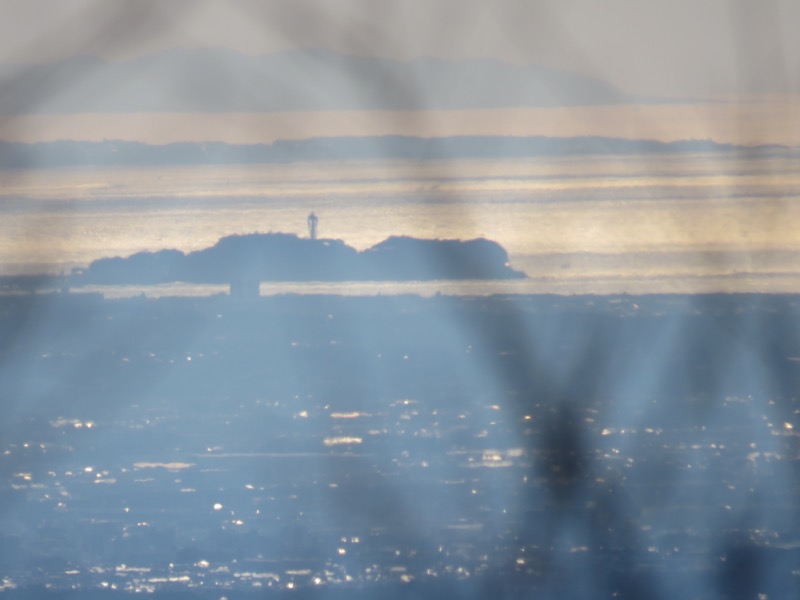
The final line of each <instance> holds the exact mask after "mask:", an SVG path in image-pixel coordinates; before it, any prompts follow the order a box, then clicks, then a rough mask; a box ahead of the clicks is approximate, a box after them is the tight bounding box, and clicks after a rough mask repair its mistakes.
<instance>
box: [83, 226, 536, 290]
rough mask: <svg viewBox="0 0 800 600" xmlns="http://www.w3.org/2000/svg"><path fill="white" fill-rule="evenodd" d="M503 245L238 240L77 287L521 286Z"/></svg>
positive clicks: (105, 267) (100, 271)
mask: <svg viewBox="0 0 800 600" xmlns="http://www.w3.org/2000/svg"><path fill="white" fill-rule="evenodd" d="M524 277H525V274H524V273H521V272H519V271H516V270H514V269H512V268H511V267H510V266H509V264H508V253H507V252H506V251H505V249H503V247H502V246H500V244H498V243H497V242H493V241H490V240H486V239H483V238H480V239H474V240H466V241H463V240H438V239H437V240H424V239H417V238H412V237H405V236H393V237H390V238H388V239H386V240H384V241H382V242H380V243H379V244H376V245H375V246H372V247H371V248H368V249H366V250H363V251H358V250H356V249H355V248H352V247H351V246H348V245H347V244H345V243H344V242H343V241H342V240H332V239H308V238H300V237H298V236H297V235H294V234H287V233H266V234H262V233H253V234H247V235H231V236H227V237H224V238H222V239H220V240H219V241H218V242H217V243H216V244H215V245H214V246H212V247H210V248H205V249H203V250H198V251H195V252H190V253H188V254H185V253H183V252H181V251H180V250H160V251H158V252H139V253H137V254H134V255H132V256H129V257H127V258H120V257H114V258H102V259H99V260H96V261H94V262H92V263H91V264H90V265H89V267H88V268H87V269H76V270H75V271H73V273H72V276H71V277H70V280H71V281H70V283H71V284H72V285H83V284H140V285H141V284H144V285H151V284H159V283H171V282H177V281H181V282H190V283H230V284H231V285H232V286H236V285H239V284H240V283H241V284H244V285H251V284H252V283H253V282H256V283H257V282H260V281H430V280H436V279H521V278H524Z"/></svg>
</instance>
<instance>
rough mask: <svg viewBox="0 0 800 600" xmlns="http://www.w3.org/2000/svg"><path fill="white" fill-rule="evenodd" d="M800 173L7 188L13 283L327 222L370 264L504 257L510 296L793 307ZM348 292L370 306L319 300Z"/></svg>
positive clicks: (330, 232) (558, 172)
mask: <svg viewBox="0 0 800 600" xmlns="http://www.w3.org/2000/svg"><path fill="white" fill-rule="evenodd" d="M796 164H797V157H796V156H795V155H792V154H783V155H774V154H773V155H761V156H759V155H753V156H744V155H741V154H702V155H678V156H653V157H638V156H628V157H618V156H617V157H606V156H603V157H568V158H547V159H544V158H536V159H519V160H502V161H497V160H461V161H453V162H444V161H429V162H423V161H419V162H416V161H395V162H388V163H387V162H379V161H353V162H309V163H292V164H266V165H248V166H201V167H174V168H166V167H159V168H127V169H121V168H98V169H48V170H32V171H3V172H2V173H0V181H2V192H0V194H1V195H0V210H1V211H2V214H3V219H2V221H0V272H2V274H16V273H31V272H52V273H58V272H62V271H63V272H68V271H69V270H70V269H71V268H73V267H79V266H86V265H88V263H89V262H91V261H92V260H95V259H97V258H101V257H104V256H128V255H130V254H132V253H135V252H138V251H142V250H150V251H153V250H159V249H163V248H177V249H180V250H183V251H191V250H196V249H200V248H204V247H208V246H211V245H213V244H214V243H215V242H216V241H217V240H218V239H219V238H220V237H223V236H225V235H230V234H235V233H252V232H270V231H273V232H276V231H283V232H295V233H298V234H300V235H306V231H305V225H306V224H305V219H306V216H307V215H308V213H309V212H310V211H311V210H314V211H316V213H317V214H318V215H319V216H320V236H321V237H325V238H340V239H343V240H345V241H346V242H347V243H348V244H350V245H352V246H355V247H356V248H359V249H363V248H366V247H369V246H371V245H372V244H375V243H377V242H379V241H381V240H383V239H385V238H386V237H388V236H391V235H411V236H417V237H425V238H461V239H469V238H474V237H486V238H489V239H493V240H496V241H498V242H499V243H500V244H502V245H503V246H504V247H505V248H506V249H507V250H508V252H509V254H510V256H511V262H512V264H513V266H515V267H516V268H518V269H522V270H524V271H525V272H526V273H527V274H528V275H529V276H530V280H528V281H524V282H515V283H511V284H503V285H501V286H498V288H497V289H499V290H501V291H512V292H539V291H554V292H557V293H587V292H588V293H591V292H595V293H614V292H633V293H642V292H713V291H775V292H796V291H800V266H799V265H800V263H798V261H797V260H796V256H797V254H796V253H797V252H798V250H800V235H798V233H797V232H798V231H800V204H799V203H798V199H800V173H798V172H797V170H796V168H795V167H796ZM283 287H285V286H282V285H277V286H275V285H270V286H267V288H262V293H264V292H266V291H268V290H269V289H283ZM306 287H308V286H306ZM372 287H375V288H376V289H379V290H387V286H386V284H381V285H377V284H376V285H374V286H372ZM406 287H407V286H406ZM428 287H429V288H430V286H428ZM450 287H452V286H450ZM468 287H469V286H468ZM334 288H336V289H338V291H340V292H342V293H356V292H354V290H355V289H363V290H365V291H366V292H369V291H370V289H371V288H370V286H369V285H364V284H362V285H361V287H355V288H353V286H349V287H347V286H342V285H339V286H333V287H331V286H323V287H322V288H320V287H319V286H317V287H316V288H315V289H316V290H321V291H331V290H332V289H334ZM350 288H353V289H350ZM446 288H447V286H444V287H443V288H442V287H441V286H440V287H437V288H436V289H435V291H447V289H446ZM484 288H486V286H485V285H479V284H475V285H472V287H470V288H469V290H468V291H470V292H471V293H486V291H485V290H484ZM458 289H459V290H460V291H465V290H464V287H463V286H460V287H459V288H458ZM490 289H494V288H490ZM395 291H404V288H403V286H400V287H399V288H398V289H397V290H395ZM421 291H423V292H424V290H421ZM183 293H198V290H197V289H195V290H194V291H192V290H190V289H186V288H184V290H183Z"/></svg>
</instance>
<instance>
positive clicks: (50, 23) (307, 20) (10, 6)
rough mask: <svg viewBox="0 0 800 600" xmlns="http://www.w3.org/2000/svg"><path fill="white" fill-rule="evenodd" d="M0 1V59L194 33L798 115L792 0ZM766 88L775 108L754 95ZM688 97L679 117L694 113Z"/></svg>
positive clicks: (9, 127)
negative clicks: (469, 61) (550, 73)
mask: <svg viewBox="0 0 800 600" xmlns="http://www.w3.org/2000/svg"><path fill="white" fill-rule="evenodd" d="M3 13H4V18H3V19H2V20H0V61H2V62H6V63H9V62H10V63H20V62H47V61H52V60H57V59H63V58H66V57H69V56H74V55H77V54H91V55H97V56H102V57H106V58H112V59H127V58H132V57H136V56H141V55H143V54H149V53H153V52H157V51H159V50H164V49H167V48H173V47H201V46H216V47H220V46H221V47H229V48H234V49H237V50H240V51H242V52H246V53H249V54H263V53H269V52H275V51H281V50H286V49H292V48H308V47H318V48H328V49H333V50H338V51H342V52H345V53H348V54H354V55H360V56H361V55H363V56H380V57H390V58H398V59H411V58H416V57H420V56H437V57H447V58H496V59H502V60H505V61H509V62H512V63H515V64H523V65H543V66H548V67H555V68H559V69H566V70H570V71H573V72H576V73H579V74H583V75H588V76H592V77H595V78H599V79H603V80H605V81H608V82H609V83H611V84H613V85H614V86H616V87H618V88H619V89H620V90H622V91H624V92H628V93H632V94H642V95H649V96H658V97H667V98H675V99H691V100H692V101H693V104H695V105H696V104H697V103H696V101H697V100H701V99H707V98H711V97H725V98H727V99H730V98H731V97H735V98H736V102H737V104H741V103H742V102H745V103H751V101H752V97H753V95H759V96H761V97H760V98H759V99H758V102H757V104H758V106H759V109H758V110H759V111H761V112H758V111H757V112H756V113H755V114H756V116H753V114H754V113H751V112H748V111H745V113H742V115H739V116H737V117H735V119H736V123H733V122H728V123H727V125H726V126H727V127H728V129H729V130H731V131H732V130H733V129H736V128H737V127H738V128H739V129H741V127H745V129H747V130H748V131H750V132H751V134H752V132H753V130H754V125H753V120H754V119H760V120H763V123H764V127H765V128H766V129H768V130H771V131H774V132H775V135H776V136H777V135H778V134H779V133H780V132H782V131H784V130H785V129H786V128H787V127H789V125H790V123H785V121H786V120H789V121H791V123H792V124H793V123H795V122H796V119H797V115H798V111H797V100H796V96H797V95H798V93H800V36H797V35H796V32H795V31H794V30H795V28H796V25H797V24H798V23H800V2H798V1H797V0H758V1H752V0H701V1H698V0H670V1H669V2H651V1H643V0H603V1H598V0H539V1H527V2H524V1H514V0H492V1H491V2H487V1H486V0H438V1H430V0H429V1H416V0H406V1H403V2H397V1H394V2H386V1H383V0H294V1H292V2H287V1H284V0H277V1H264V0H224V1H210V0H206V1H203V0H194V1H189V0H170V1H168V2H164V1H161V0H155V1H153V0H135V1H134V0H59V2H52V0H5V2H4V3H3ZM1 85H3V82H2V81H0V86H1ZM766 94H768V95H769V96H765V95H766ZM778 94H779V95H780V98H779V100H776V98H777V95H778ZM765 98H766V99H767V100H766V101H767V102H768V103H769V105H770V106H772V105H773V104H774V105H775V106H776V107H777V108H776V110H777V111H778V112H777V113H776V114H772V113H771V112H770V111H769V110H766V109H765V108H764V102H765ZM787 107H788V108H787ZM687 110H689V112H686V114H685V116H683V117H681V118H682V119H684V120H686V119H688V120H702V119H701V118H700V117H698V113H697V112H696V111H691V110H690V109H687ZM748 110H749V109H748ZM765 113H769V116H768V117H765V116H764V114H765ZM702 114H706V113H702ZM543 118H546V116H545V117H543ZM617 118H621V117H617ZM770 119H771V121H770ZM584 120H586V119H584ZM623 120H624V119H623ZM590 121H591V119H588V120H586V122H587V124H590ZM742 123H744V125H742ZM770 123H771V124H770ZM782 123H783V125H782ZM31 127H32V125H31V124H30V123H23V124H22V125H20V122H19V120H16V121H15V120H8V119H5V120H2V121H0V137H6V138H14V137H15V136H17V137H20V136H19V132H20V128H23V129H25V128H28V129H30V128H31ZM383 128H384V129H387V128H389V129H391V128H390V127H389V126H388V125H386V124H384V127H383ZM732 128H733V129H732ZM593 131H594V130H593V129H592V127H589V128H588V130H587V132H589V133H591V132H593ZM715 131H717V130H716V129H714V128H713V127H710V128H705V129H704V128H700V129H698V130H697V131H695V132H694V133H695V134H696V135H695V137H705V136H707V135H712V134H713V133H714V132H715ZM633 133H634V134H635V132H633ZM690 133H691V132H690ZM704 134H705V135H704ZM53 135H55V134H53ZM87 135H89V132H88V130H87ZM23 137H24V136H23ZM44 137H47V136H46V135H45V136H44ZM267 137H269V136H267ZM666 137H671V136H669V135H667V136H666ZM745 137H747V136H745ZM756 137H757V136H756ZM762 137H764V136H762ZM766 137H767V138H768V139H767V140H766V141H769V140H771V139H772V138H771V137H770V135H767V136H766ZM773 137H775V136H773ZM747 139H756V138H755V137H753V135H750V137H749V138H747ZM776 139H777V138H776ZM758 141H763V140H760V139H759V140H758Z"/></svg>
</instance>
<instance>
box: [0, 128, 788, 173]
mask: <svg viewBox="0 0 800 600" xmlns="http://www.w3.org/2000/svg"><path fill="white" fill-rule="evenodd" d="M786 149H787V147H786V146H778V145H771V146H757V147H749V146H748V147H744V146H734V145H732V144H721V143H718V142H714V141H711V140H679V141H674V142H659V141H655V140H629V139H622V138H608V137H599V136H584V137H567V138H559V137H544V136H531V137H510V136H453V137H442V138H419V137H409V136H399V135H389V136H375V137H328V138H309V139H303V140H278V141H276V142H274V143H272V144H250V145H238V144H225V143H222V142H207V143H188V142H186V143H175V144H165V145H149V144H144V143H140V142H130V141H103V142H80V141H59V142H43V143H35V144H24V143H19V142H0V167H6V168H37V167H62V166H125V165H137V166H153V165H161V166H166V165H203V164H252V163H274V162H292V161H314V160H340V159H416V160H427V159H431V160H433V159H456V158H514V157H526V156H567V155H581V154H623V155H629V154H631V155H632V154H672V153H682V152H684V153H685V152H731V151H736V150H743V151H748V152H751V151H754V150H776V151H778V150H786Z"/></svg>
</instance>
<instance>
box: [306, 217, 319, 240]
mask: <svg viewBox="0 0 800 600" xmlns="http://www.w3.org/2000/svg"><path fill="white" fill-rule="evenodd" d="M318 221H319V218H318V217H317V215H315V214H314V212H313V211H312V212H311V214H310V215H308V237H310V238H311V239H312V240H315V239H317V222H318Z"/></svg>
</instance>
